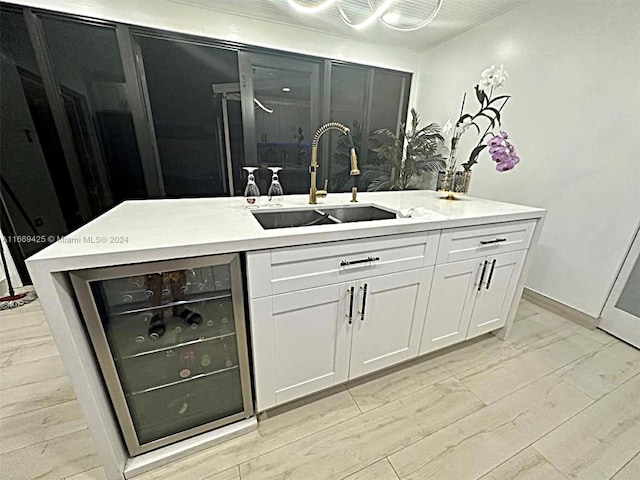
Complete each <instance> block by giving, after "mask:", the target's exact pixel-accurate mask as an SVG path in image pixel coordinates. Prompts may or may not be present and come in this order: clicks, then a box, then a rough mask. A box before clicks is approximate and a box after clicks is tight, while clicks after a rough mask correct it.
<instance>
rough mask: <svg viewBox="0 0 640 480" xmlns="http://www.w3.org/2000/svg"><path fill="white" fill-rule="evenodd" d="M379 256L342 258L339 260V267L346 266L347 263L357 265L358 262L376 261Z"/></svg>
mask: <svg viewBox="0 0 640 480" xmlns="http://www.w3.org/2000/svg"><path fill="white" fill-rule="evenodd" d="M379 260H380V257H371V256H369V257H367V258H361V259H360V260H342V261H341V262H340V266H341V267H346V266H347V265H357V264H358V263H367V262H378V261H379Z"/></svg>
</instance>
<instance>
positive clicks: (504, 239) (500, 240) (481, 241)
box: [480, 238, 507, 245]
mask: <svg viewBox="0 0 640 480" xmlns="http://www.w3.org/2000/svg"><path fill="white" fill-rule="evenodd" d="M506 241H507V239H506V238H494V239H493V240H480V245H490V244H492V243H500V242H506Z"/></svg>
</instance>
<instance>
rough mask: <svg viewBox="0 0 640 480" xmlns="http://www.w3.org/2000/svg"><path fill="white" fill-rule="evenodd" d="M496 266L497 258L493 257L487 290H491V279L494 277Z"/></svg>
mask: <svg viewBox="0 0 640 480" xmlns="http://www.w3.org/2000/svg"><path fill="white" fill-rule="evenodd" d="M495 268H496V259H495V258H494V259H493V262H491V271H490V272H489V277H488V278H487V290H489V285H491V279H492V278H493V271H494V270H495Z"/></svg>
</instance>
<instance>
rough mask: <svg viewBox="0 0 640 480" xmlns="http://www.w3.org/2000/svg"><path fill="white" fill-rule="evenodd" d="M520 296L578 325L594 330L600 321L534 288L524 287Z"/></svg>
mask: <svg viewBox="0 0 640 480" xmlns="http://www.w3.org/2000/svg"><path fill="white" fill-rule="evenodd" d="M522 298H523V299H524V300H527V301H528V302H531V303H533V304H534V305H538V306H539V307H542V308H545V309H547V310H549V311H551V312H553V313H556V314H558V315H561V316H562V317H564V318H566V319H567V320H571V321H572V322H574V323H577V324H578V325H581V326H583V327H585V328H588V329H589V330H595V329H596V328H597V327H598V324H599V323H600V319H599V318H595V317H592V316H591V315H587V314H586V313H584V312H581V311H580V310H576V309H575V308H573V307H570V306H569V305H566V304H564V303H562V302H559V301H558V300H555V299H553V298H550V297H547V296H546V295H543V294H542V293H539V292H536V291H535V290H531V289H529V288H527V287H525V288H524V291H523V292H522Z"/></svg>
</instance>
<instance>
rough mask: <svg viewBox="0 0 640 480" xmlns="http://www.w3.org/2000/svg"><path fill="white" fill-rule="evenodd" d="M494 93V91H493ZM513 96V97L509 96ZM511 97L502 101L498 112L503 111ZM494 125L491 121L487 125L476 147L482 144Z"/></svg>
mask: <svg viewBox="0 0 640 480" xmlns="http://www.w3.org/2000/svg"><path fill="white" fill-rule="evenodd" d="M491 93H493V91H492V92H491ZM509 98H511V97H509ZM509 98H505V99H504V102H503V103H502V106H501V107H500V108H499V109H498V112H501V111H502V109H503V108H504V106H505V105H506V104H507V102H508V101H509ZM492 125H493V122H492V123H489V126H488V127H487V129H486V130H485V131H484V133H483V134H482V136H481V137H480V140H478V145H476V147H479V146H480V144H482V142H483V141H484V137H486V136H487V133H489V130H490V129H491V126H492Z"/></svg>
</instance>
